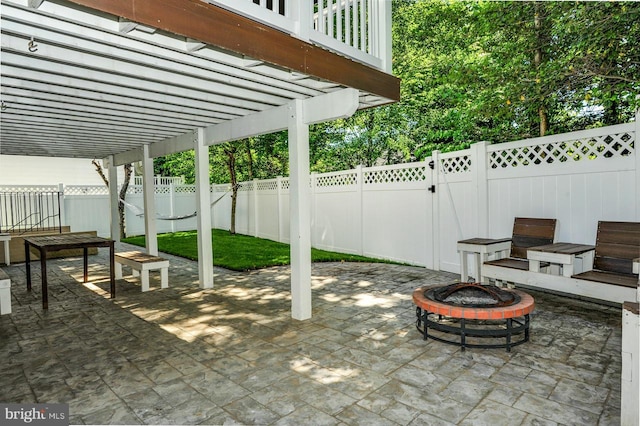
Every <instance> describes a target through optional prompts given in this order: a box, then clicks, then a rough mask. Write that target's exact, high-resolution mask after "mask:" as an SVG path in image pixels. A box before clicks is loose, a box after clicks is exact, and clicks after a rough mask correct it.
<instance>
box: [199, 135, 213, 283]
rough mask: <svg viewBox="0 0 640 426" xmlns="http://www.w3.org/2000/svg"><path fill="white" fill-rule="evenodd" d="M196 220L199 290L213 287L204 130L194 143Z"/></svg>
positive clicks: (207, 167) (207, 161)
mask: <svg viewBox="0 0 640 426" xmlns="http://www.w3.org/2000/svg"><path fill="white" fill-rule="evenodd" d="M195 151H196V158H195V169H196V211H197V212H198V214H197V216H196V220H197V222H198V277H199V279H200V288H212V287H213V244H212V242H211V187H210V185H209V147H208V146H207V145H205V138H204V130H203V129H198V132H197V136H196V141H195Z"/></svg>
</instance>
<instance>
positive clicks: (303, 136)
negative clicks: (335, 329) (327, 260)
mask: <svg viewBox="0 0 640 426" xmlns="http://www.w3.org/2000/svg"><path fill="white" fill-rule="evenodd" d="M290 108H291V109H290V114H289V168H290V177H289V179H290V181H289V194H290V220H291V223H290V227H291V231H290V239H291V316H292V317H293V318H294V319H298V320H305V319H308V318H311V208H310V198H311V197H310V191H309V178H310V173H309V125H308V124H306V123H304V121H303V117H304V115H303V114H304V112H303V103H302V101H300V100H295V101H292V102H291V103H290Z"/></svg>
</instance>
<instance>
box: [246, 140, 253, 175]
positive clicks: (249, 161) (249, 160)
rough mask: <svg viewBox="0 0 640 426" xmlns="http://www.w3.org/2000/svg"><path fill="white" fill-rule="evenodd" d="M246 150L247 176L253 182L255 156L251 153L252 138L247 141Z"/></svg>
mask: <svg viewBox="0 0 640 426" xmlns="http://www.w3.org/2000/svg"><path fill="white" fill-rule="evenodd" d="M245 149H246V150H247V174H248V175H249V180H253V154H252V153H251V138H249V139H247V143H246V145H245Z"/></svg>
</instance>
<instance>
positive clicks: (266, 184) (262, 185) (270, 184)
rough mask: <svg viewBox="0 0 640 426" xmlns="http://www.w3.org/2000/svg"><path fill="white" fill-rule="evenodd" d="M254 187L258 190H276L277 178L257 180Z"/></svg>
mask: <svg viewBox="0 0 640 426" xmlns="http://www.w3.org/2000/svg"><path fill="white" fill-rule="evenodd" d="M256 183H257V187H256V189H257V190H258V191H276V190H277V189H278V181H277V180H273V179H270V180H262V181H258V182H256Z"/></svg>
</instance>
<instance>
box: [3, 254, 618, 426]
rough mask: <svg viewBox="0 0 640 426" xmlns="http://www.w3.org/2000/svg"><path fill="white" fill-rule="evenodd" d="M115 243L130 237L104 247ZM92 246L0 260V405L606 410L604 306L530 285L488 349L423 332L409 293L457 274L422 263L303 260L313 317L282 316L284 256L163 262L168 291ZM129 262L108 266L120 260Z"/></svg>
mask: <svg viewBox="0 0 640 426" xmlns="http://www.w3.org/2000/svg"><path fill="white" fill-rule="evenodd" d="M118 245H119V249H120V250H125V249H130V248H131V246H128V245H126V244H118ZM106 257H107V253H106V251H104V250H101V251H100V253H99V254H98V255H97V256H92V257H90V268H91V270H90V280H92V281H91V284H89V285H86V286H85V285H83V284H82V283H81V281H82V259H81V258H67V259H55V260H50V261H49V264H48V265H49V267H48V271H49V280H50V286H49V311H48V312H45V311H43V310H42V305H41V294H40V284H39V281H38V280H39V271H40V270H39V265H38V264H37V263H36V264H34V265H33V271H34V273H35V278H34V279H35V280H36V281H34V291H33V293H28V292H27V291H26V283H25V270H24V264H22V265H11V266H10V267H6V268H5V271H7V272H8V273H9V275H10V277H11V279H12V290H11V292H12V297H13V314H11V315H4V316H2V317H0V359H2V363H0V402H5V403H21V402H49V403H53V402H63V403H68V404H69V407H70V414H71V419H70V420H71V423H72V424H83V423H84V424H260V425H268V424H291V425H301V424H305V425H307V424H308V425H325V424H326V425H333V424H349V425H351V424H367V425H387V424H388V425H397V424H400V425H423V424H438V425H446V424H460V425H482V424H486V425H519V424H522V425H532V424H540V425H542V424H545V425H546V424H550V425H552V424H578V425H589V424H594V425H595V424H603V425H608V424H619V409H620V370H621V360H620V349H621V325H620V322H621V310H620V309H619V308H612V307H607V306H602V305H598V304H593V303H589V302H585V301H578V300H573V299H569V298H564V297H559V296H554V295H549V294H543V293H538V292H531V294H533V295H534V297H535V298H536V305H537V307H536V310H535V312H534V313H533V314H532V325H531V341H530V342H529V343H525V344H523V345H521V346H518V347H515V348H514V349H513V350H512V352H511V353H507V352H506V351H505V350H504V349H490V350H487V349H468V350H467V351H466V352H461V351H460V349H459V348H457V347H455V346H451V345H445V344H442V343H439V342H435V341H431V340H430V341H424V340H422V337H421V335H420V334H419V333H418V332H417V331H416V329H415V325H414V322H415V307H414V305H413V303H412V301H411V294H412V292H413V290H414V289H415V288H417V287H421V286H424V285H427V284H435V283H449V282H454V281H455V280H456V275H454V274H449V273H441V272H434V271H430V270H426V269H424V268H417V267H408V266H398V265H384V264H353V263H327V264H315V265H314V266H313V318H312V319H311V320H308V321H296V320H293V319H291V317H290V315H291V314H290V302H289V278H290V275H289V270H288V268H286V267H278V268H269V269H264V270H260V271H255V272H248V273H237V272H230V271H227V270H224V269H219V268H216V269H215V288H213V289H208V290H202V289H200V288H199V287H198V284H197V279H198V269H197V264H196V263H195V262H192V261H188V260H184V259H180V258H176V257H172V256H167V257H169V258H170V259H171V268H170V270H169V285H170V288H169V289H165V290H159V277H158V276H157V275H156V274H152V279H151V286H152V291H150V292H148V293H141V292H140V282H139V279H137V278H133V277H131V276H125V279H124V280H118V281H117V292H118V293H117V298H116V299H114V300H112V299H108V291H107V290H108V286H109V283H108V270H107V267H106V266H105V265H106ZM127 273H128V270H125V274H127Z"/></svg>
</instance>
